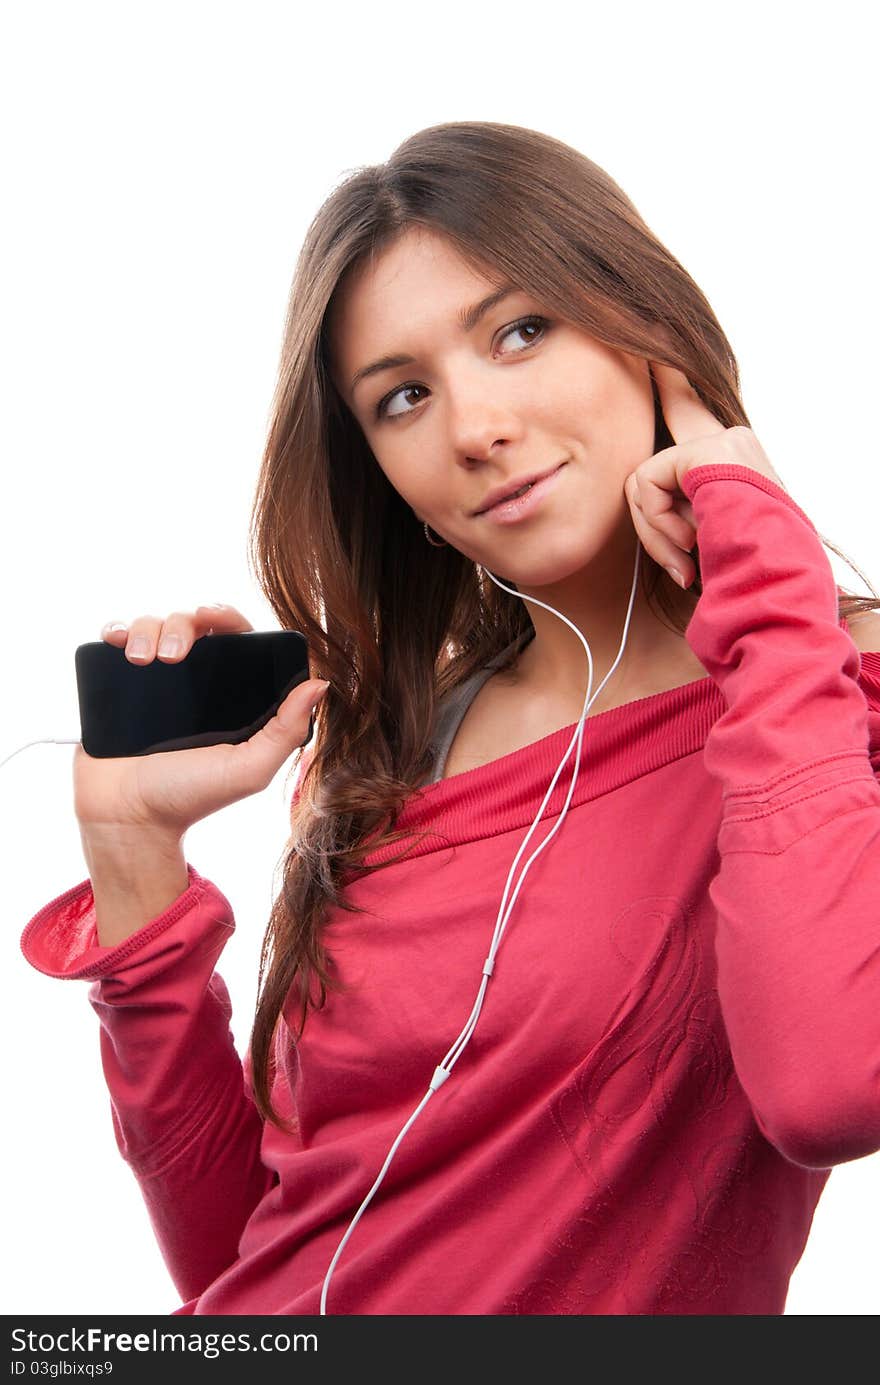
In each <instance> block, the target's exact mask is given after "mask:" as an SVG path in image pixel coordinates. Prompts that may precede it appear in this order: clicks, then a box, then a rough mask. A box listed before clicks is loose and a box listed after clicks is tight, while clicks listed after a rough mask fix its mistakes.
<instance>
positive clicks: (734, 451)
mask: <svg viewBox="0 0 880 1385" xmlns="http://www.w3.org/2000/svg"><path fill="white" fill-rule="evenodd" d="M529 483H534V486H533V488H532V486H531V485H530V484H529ZM524 486H528V487H529V489H528V490H527V491H526V493H525V494H524V495H523V497H522V498H521V499H517V500H510V499H507V500H506V502H505V497H509V495H510V492H511V491H513V490H519V489H521V488H522V487H524ZM252 540H253V545H254V554H255V557H256V568H257V573H258V576H259V579H260V582H261V585H262V588H263V590H264V591H265V592H266V594H267V596H268V598H269V600H270V601H271V603H272V606H273V609H274V611H275V612H276V614H277V616H278V619H279V621H280V623H281V625H282V626H284V627H285V628H294V629H298V630H300V631H302V632H303V633H304V634H305V635H306V637H307V640H308V642H309V648H310V652H311V657H312V671H313V672H314V673H315V674H316V675H317V674H319V675H320V677H321V679H326V680H329V691H328V692H327V695H326V696H325V697H324V700H323V702H322V704H321V707H320V712H319V713H318V715H317V717H316V731H315V735H314V738H313V740H312V741H311V742H310V744H309V749H308V751H307V752H306V755H305V756H302V757H300V758H298V761H297V768H298V771H299V775H298V782H297V784H296V789H295V793H294V800H293V804H292V809H291V812H292V822H291V836H290V842H289V849H288V851H287V853H286V858H285V862H284V880H283V887H282V890H281V892H280V894H279V897H278V898H277V900H276V901H275V904H274V907H273V910H272V916H271V919H270V922H269V927H268V930H267V933H266V937H265V939H264V945H263V951H262V956H261V993H260V1000H259V1004H258V1009H257V1015H256V1020H255V1024H254V1030H253V1034H252V1039H251V1044H250V1047H249V1051H248V1055H247V1060H246V1062H245V1064H244V1071H242V1064H241V1063H240V1061H239V1059H238V1056H237V1054H236V1051H235V1048H234V1046H233V1042H232V1037H231V1034H230V1030H229V1020H230V1007H229V1002H228V994H227V991H226V989H225V987H224V984H223V981H222V980H221V978H220V976H219V975H218V974H217V973H216V972H215V971H214V966H215V964H216V962H217V959H218V957H219V955H220V953H221V951H222V949H223V946H224V944H225V942H226V941H227V939H228V937H229V935H230V932H231V929H232V927H233V918H232V911H231V908H230V905H229V903H228V901H227V900H226V899H225V898H224V896H223V895H222V894H221V893H220V891H219V890H218V889H217V887H216V886H215V885H214V884H213V883H212V882H210V881H209V880H207V879H205V878H204V877H202V876H201V875H200V874H199V873H198V872H197V871H196V870H195V869H194V868H193V867H192V865H190V864H189V863H187V862H186V860H185V857H184V855H183V838H184V835H185V832H186V830H187V828H188V827H189V826H190V825H191V824H192V823H193V822H196V821H198V820H199V819H200V818H202V817H204V816H206V815H207V814H208V813H210V812H214V811H217V810H218V809H219V808H221V807H223V806H225V805H226V804H227V803H231V802H234V801H236V800H237V799H239V798H241V797H243V796H245V795H246V794H249V793H253V792H256V791H257V790H258V789H261V788H264V787H265V786H266V784H268V783H269V782H270V780H271V778H272V777H273V775H274V774H275V772H276V771H277V770H278V769H279V768H280V766H281V765H282V764H283V763H284V762H285V760H286V759H287V758H288V756H289V755H290V753H291V751H292V750H293V749H294V748H295V747H297V746H299V745H301V744H302V742H303V740H304V738H305V736H306V734H307V727H308V721H309V713H310V710H311V707H312V706H313V705H316V697H317V696H318V695H319V692H320V691H321V689H322V685H321V684H320V683H319V682H318V680H317V678H315V679H313V680H311V681H310V682H309V683H307V684H304V685H301V686H300V687H299V688H297V689H296V690H295V691H294V692H293V693H291V695H290V697H289V698H288V699H287V701H286V703H285V704H284V705H283V707H282V709H281V711H280V713H279V715H278V717H277V718H275V719H274V720H273V721H272V722H270V723H269V724H268V725H267V726H266V727H265V729H264V730H263V731H261V732H260V733H259V734H258V735H256V736H254V737H253V738H252V740H251V741H250V742H248V743H247V744H245V745H242V746H216V747H210V748H203V749H198V750H189V751H181V752H174V753H170V754H164V755H163V754H157V755H153V756H148V757H143V758H140V759H133V760H117V761H93V760H90V758H89V757H88V756H87V755H85V753H84V752H83V750H82V747H81V746H80V747H78V749H77V752H76V760H75V795H76V804H75V806H76V812H77V817H78V820H79V823H80V829H81V833H82V839H83V847H84V852H85V857H86V862H87V864H88V867H89V877H90V878H89V879H88V880H86V881H84V882H83V883H82V884H80V885H78V886H77V887H75V888H74V889H73V890H71V891H69V892H67V893H66V894H65V895H62V896H61V897H60V898H59V899H57V900H55V901H53V902H52V903H50V904H49V905H47V906H46V908H45V909H43V910H41V911H40V913H39V914H37V915H36V916H35V918H34V919H33V920H32V921H31V923H30V924H29V925H28V928H27V929H26V930H25V936H24V941H23V946H24V949H25V953H26V955H27V956H28V958H29V960H30V961H31V962H32V963H33V964H34V965H35V966H37V967H39V968H40V969H41V970H43V971H45V972H47V973H48V974H50V975H54V976H64V977H80V978H87V979H90V980H92V982H93V985H92V988H91V991H90V998H91V1001H92V1004H93V1006H94V1007H95V1009H96V1011H97V1013H98V1016H99V1019H100V1022H101V1026H102V1028H101V1043H102V1057H103V1063H104V1070H105V1074H106V1077H107V1082H108V1085H109V1089H110V1094H111V1098H112V1109H113V1118H114V1126H115V1131H116V1136H117V1140H118V1143H119V1147H120V1150H121V1152H122V1154H123V1156H124V1157H125V1158H126V1159H127V1160H128V1162H129V1163H130V1165H131V1167H132V1169H133V1171H134V1173H135V1176H136V1177H137V1179H138V1181H139V1184H140V1186H141V1189H142V1192H143V1195H144V1198H145V1200H146V1203H147V1206H148V1208H149V1210H150V1214H151V1217H152V1220H153V1224H154V1227H155V1231H156V1235H157V1238H158V1241H159V1244H160V1246H161V1248H162V1251H163V1254H164V1256H165V1259H166V1262H167V1264H168V1267H169V1270H170V1272H171V1274H172V1276H173V1278H174V1282H175V1284H176V1287H177V1289H178V1291H179V1292H180V1294H181V1295H182V1297H183V1298H184V1299H185V1300H186V1302H185V1303H184V1304H183V1305H182V1306H181V1307H180V1308H179V1309H177V1310H176V1311H177V1312H178V1313H180V1314H189V1313H192V1314H235V1313H242V1314H244V1313H258V1314H264V1313H270V1314H310V1313H315V1312H318V1311H320V1312H330V1313H354V1314H422V1313H431V1314H514V1313H526V1314H548V1313H549V1314H557V1313H561V1314H741V1313H755V1314H777V1313H782V1312H783V1310H784V1305H785V1296H786V1292H787V1286H788V1282H789V1278H790V1275H791V1272H792V1270H793V1268H794V1266H795V1265H796V1263H797V1261H798V1259H799V1257H800V1255H801V1252H802V1250H803V1247H804V1244H805V1241H806V1237H807V1233H808V1231H809V1226H810V1221H811V1218H812V1215H813V1212H814V1209H815V1206H816V1204H817V1201H818V1198H819V1196H820V1194H821V1192H822V1189H823V1187H824V1185H825V1182H826V1180H827V1177H828V1172H829V1169H830V1168H831V1167H832V1166H833V1165H834V1164H836V1163H841V1162H844V1161H846V1160H849V1159H854V1158H858V1157H861V1156H863V1155H866V1154H869V1153H871V1152H873V1151H875V1150H877V1149H878V1148H880V1101H878V1097H877V1091H876V1083H875V1080H874V1069H875V1065H876V1054H877V1051H878V1037H880V1036H878V1032H877V1019H876V1016H877V1014H878V1013H880V1005H878V1000H880V954H878V952H877V948H876V899H877V897H878V892H880V879H878V868H877V854H876V850H875V845H874V843H875V838H876V835H877V831H878V829H880V794H878V789H877V784H876V780H875V776H874V770H873V767H872V756H874V757H875V758H876V755H877V747H878V743H880V721H878V716H880V654H877V653H876V652H873V651H875V650H876V649H877V648H878V642H877V640H876V638H875V636H876V617H873V616H872V617H868V619H867V621H856V622H855V623H854V627H853V630H852V632H851V631H850V629H849V626H848V622H847V619H846V617H847V615H848V614H849V615H851V616H852V615H858V614H860V613H863V612H864V611H866V610H868V609H870V608H872V607H875V606H877V605H880V601H878V600H870V599H865V598H857V597H854V596H851V595H849V596H847V595H846V594H843V593H841V592H840V590H839V589H838V588H837V587H836V586H835V583H834V580H833V576H832V573H831V569H830V566H829V564H828V562H827V559H826V558H825V555H824V554H823V552H822V543H823V542H825V541H824V540H822V539H821V536H820V535H819V534H818V532H817V531H816V529H815V527H814V526H813V524H812V522H811V520H810V519H809V518H808V517H807V516H806V515H805V514H804V512H803V511H802V510H801V509H800V508H799V506H798V505H797V503H796V502H795V501H794V500H793V499H792V498H791V497H790V496H789V494H788V492H787V490H786V489H785V488H784V487H783V485H782V483H781V481H780V479H779V477H778V475H777V474H776V472H775V471H774V469H773V467H772V465H771V463H770V461H769V459H768V458H767V457H766V455H765V454H764V452H763V450H762V448H761V446H760V444H759V442H758V440H757V438H756V437H755V436H754V434H753V433H752V432H751V430H750V428H749V427H748V419H747V416H746V413H745V410H744V408H743V406H742V403H741V401H740V398H739V387H738V373H737V367H736V363H735V360H734V357H733V353H732V351H731V349H730V346H729V343H728V342H727V340H726V338H725V336H724V333H723V332H722V330H721V327H720V326H719V324H718V322H717V321H716V319H715V317H714V314H713V313H712V310H711V308H710V306H709V304H708V303H707V301H706V299H705V297H704V296H703V295H702V294H701V292H700V291H699V289H698V288H697V287H696V285H695V284H694V283H693V282H692V281H691V279H690V278H689V277H688V275H687V273H686V272H685V270H684V269H683V268H682V266H681V265H680V264H679V263H678V262H677V261H676V260H675V259H674V257H673V256H672V255H671V254H670V253H669V252H668V251H667V250H666V249H665V248H664V247H663V246H662V245H661V244H660V243H659V242H658V240H657V239H656V237H655V236H654V235H653V234H652V233H651V231H650V230H649V229H648V227H647V226H646V225H645V223H644V222H643V221H642V219H641V218H640V216H639V214H638V213H637V211H636V210H635V208H634V207H633V206H632V204H631V203H630V202H629V201H628V200H627V198H626V197H625V196H624V194H623V193H622V192H621V191H620V189H619V188H618V187H617V186H616V185H615V184H614V183H613V182H612V180H611V179H610V178H609V177H608V176H607V175H606V174H605V173H604V172H603V171H602V170H601V169H599V168H597V167H596V165H594V164H592V163H591V162H590V161H589V160H588V159H586V158H584V157H583V156H582V155H581V154H579V153H577V152H576V151H574V150H572V149H570V148H568V147H567V146H565V145H564V144H561V143H559V142H557V141H555V140H553V139H551V138H549V137H547V136H545V135H542V134H539V133H537V132H534V131H531V130H525V129H520V128H518V127H513V126H507V125H497V124H480V123H452V124H447V125H440V126H437V127H433V128H431V129H428V130H423V131H421V132H420V133H418V134H416V135H415V136H413V137H412V138H411V139H409V140H407V141H406V142H405V143H404V144H403V145H402V146H401V147H400V148H399V149H398V150H397V151H396V152H395V154H394V155H393V156H392V158H391V159H390V160H389V161H388V163H387V164H385V165H382V166H379V167H377V168H368V169H364V170H361V171H359V172H357V173H355V174H354V175H353V176H351V177H350V178H348V179H347V180H346V181H345V182H344V183H342V185H341V186H339V187H338V188H337V189H336V190H335V192H334V193H333V194H332V195H331V197H330V198H329V199H328V201H327V202H326V203H325V204H324V206H323V207H322V208H321V209H320V211H319V213H318V215H317V216H316V218H315V220H314V222H313V223H312V225H311V227H310V228H309V231H308V234H307V237H306V241H305V245H304V247H303V250H302V253H301V257H300V260H299V264H298V267H297V271H296V275H295V279H294V283H293V288H292V293H291V299H290V306H289V313H288V321H287V329H286V335H285V342H284V348H283V355H282V362H281V368H280V373H279V382H278V388H277V393H276V399H275V406H274V411H273V417H272V424H271V428H270V434H269V439H268V443H267V447H266V451H265V456H264V461H263V468H262V473H261V476H260V481H259V486H258V492H257V499H256V504H255V510H254V516H253V528H252ZM829 546H830V545H829ZM835 551H836V550H835ZM868 627H870V628H868ZM251 628H252V627H251V626H250V624H249V622H248V621H247V620H246V619H245V618H244V617H243V616H242V615H241V614H240V613H239V612H237V611H235V610H232V609H229V608H219V609H211V608H200V609H199V610H198V611H196V612H195V613H192V614H190V613H186V612H176V613H174V614H172V615H170V616H169V617H168V618H167V619H166V620H164V621H161V620H158V619H156V618H153V617H147V616H144V617H142V618H140V619H138V620H136V621H134V622H133V623H132V624H131V626H130V627H123V628H116V629H109V628H108V629H107V630H105V634H104V637H105V638H106V639H107V640H108V641H110V642H111V643H115V644H117V645H119V646H123V645H124V647H125V650H126V654H127V656H128V657H129V658H130V659H132V660H138V659H140V660H141V661H144V662H150V661H151V660H152V659H153V658H155V657H158V658H164V659H168V660H174V659H181V658H185V657H186V655H187V652H188V650H189V649H190V648H191V647H192V643H193V641H194V640H195V639H198V638H202V637H205V636H208V635H210V633H211V632H212V630H213V631H219V630H223V631H235V630H249V629H251ZM863 632H864V633H863ZM160 636H161V638H162V640H163V641H164V640H166V639H168V638H169V637H170V638H172V639H173V638H174V637H177V639H178V641H179V644H178V646H177V648H176V650H175V649H174V648H173V647H172V646H166V645H165V644H164V643H159V639H160ZM857 636H858V638H859V641H860V642H859V645H858V647H857V644H856V643H855V639H856V637H857ZM139 639H140V640H142V641H143V645H142V646H141V647H140V648H139V647H138V646H137V643H136V642H137V641H138V640H139ZM860 648H863V649H867V651H868V652H866V653H865V654H864V656H863V657H861V658H860V655H859V649H860ZM584 653H586V654H587V658H586V660H585V659H584V657H583V654H584ZM573 732H574V734H572V733H573ZM560 776H561V777H560ZM545 820H546V821H545ZM526 829H530V830H529V832H528V833H527V832H526ZM532 837H534V839H535V840H534V846H532V847H531V854H530V857H529V860H528V861H527V862H526V863H525V864H524V866H523V870H522V871H521V872H520V871H519V859H520V857H521V856H522V855H523V852H524V848H525V846H526V845H527V844H529V843H531V839H532ZM542 843H543V845H542ZM536 848H537V849H536ZM512 867H515V869H513V868H512ZM526 875H527V877H528V878H527V879H525V876H526ZM523 880H524V883H523ZM493 926H494V929H495V932H494V934H493V932H492V929H493ZM470 1007H472V1008H470ZM456 1036H458V1037H456ZM444 1055H445V1056H444Z"/></svg>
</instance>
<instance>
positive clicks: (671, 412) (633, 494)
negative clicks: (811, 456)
mask: <svg viewBox="0 0 880 1385" xmlns="http://www.w3.org/2000/svg"><path fill="white" fill-rule="evenodd" d="M651 370H652V372H653V375H654V379H655V380H656V381H657V392H658V394H659V396H660V405H661V407H662V409H663V417H664V418H665V420H666V426H667V428H668V429H669V432H670V433H671V435H672V437H673V438H674V439H675V446H674V447H666V448H664V449H663V451H662V452H655V453H654V455H653V457H649V458H648V460H647V461H646V462H642V463H641V464H640V465H639V466H637V467H636V469H635V471H631V472H630V474H629V476H627V478H626V481H625V482H624V493H625V495H626V498H627V500H628V502H629V507H630V510H631V512H632V517H633V523H634V525H635V529H636V533H637V534H638V536H639V539H640V540H641V543H642V545H643V547H644V548H645V550H646V551H647V552H648V553H649V554H650V555H651V557H652V558H653V559H654V560H655V561H656V562H658V563H659V564H660V565H661V567H664V568H666V570H667V571H668V572H670V573H672V576H673V577H675V572H674V571H673V569H678V571H679V572H680V573H681V575H682V581H681V582H680V584H679V585H680V586H682V587H688V586H690V584H691V582H692V581H693V580H694V578H695V577H696V575H697V572H696V567H695V566H694V563H693V561H692V559H691V558H690V557H689V556H688V555H689V553H690V551H691V549H692V548H693V547H694V544H695V542H696V538H697V526H696V521H695V519H694V511H693V507H692V505H691V503H690V501H689V500H688V498H687V496H686V495H685V494H684V492H683V491H682V490H681V482H682V479H683V478H684V476H685V475H686V474H687V473H688V472H689V471H690V470H691V468H692V467H696V466H710V465H712V464H718V463H720V464H722V465H724V464H726V465H734V466H747V467H751V469H752V470H753V471H757V472H760V474H761V475H762V476H766V477H768V478H769V479H770V480H771V481H775V482H776V484H777V486H782V482H781V480H780V479H779V477H778V476H777V475H776V472H775V471H774V470H773V467H772V466H771V464H770V460H769V458H768V456H767V454H766V452H765V451H764V449H763V447H762V446H761V444H760V443H759V442H758V439H757V438H756V437H755V435H754V433H753V432H752V430H751V428H746V427H745V426H744V425H743V424H737V425H736V426H735V427H733V428H725V426H724V424H723V423H719V421H718V419H717V418H716V417H715V415H714V414H713V413H712V412H711V411H710V410H709V409H707V408H706V406H705V404H704V403H703V401H702V400H701V399H700V397H699V395H698V394H697V392H696V390H695V389H693V388H692V387H691V386H690V385H689V384H688V381H687V379H686V377H685V376H684V375H683V374H682V372H681V371H680V370H677V369H676V368H675V367H674V366H668V365H661V364H660V362H658V361H652V362H651ZM783 489H785V487H784V486H783ZM676 580H677V579H676Z"/></svg>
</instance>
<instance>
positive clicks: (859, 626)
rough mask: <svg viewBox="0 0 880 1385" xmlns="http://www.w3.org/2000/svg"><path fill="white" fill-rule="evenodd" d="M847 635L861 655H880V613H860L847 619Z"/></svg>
mask: <svg viewBox="0 0 880 1385" xmlns="http://www.w3.org/2000/svg"><path fill="white" fill-rule="evenodd" d="M846 623H847V625H848V626H849V633H850V637H851V639H852V642H853V644H854V645H855V646H856V649H860V650H861V651H862V652H863V653H870V654H874V653H880V611H862V612H861V613H860V614H859V615H857V616H853V617H852V618H851V619H850V618H849V617H847V622H846Z"/></svg>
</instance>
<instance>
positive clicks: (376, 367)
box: [351, 283, 520, 394]
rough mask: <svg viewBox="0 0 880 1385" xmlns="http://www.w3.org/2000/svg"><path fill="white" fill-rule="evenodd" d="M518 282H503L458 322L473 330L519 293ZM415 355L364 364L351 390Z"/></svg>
mask: <svg viewBox="0 0 880 1385" xmlns="http://www.w3.org/2000/svg"><path fill="white" fill-rule="evenodd" d="M519 292H520V288H519V285H518V284H508V283H505V284H502V285H501V287H500V288H498V289H496V290H495V292H494V293H490V294H488V295H487V296H486V297H485V298H481V299H480V301H479V303H474V304H472V305H471V307H470V308H464V309H463V310H462V311H461V312H460V313H459V314H458V324H459V326H460V327H461V329H462V331H463V332H472V331H473V329H474V328H475V327H476V325H477V323H478V322H479V321H480V320H481V319H482V318H484V317H485V316H486V314H487V313H488V312H491V310H492V309H493V308H494V307H495V306H496V304H498V303H500V302H501V300H502V299H503V298H508V297H509V296H510V294H512V293H519ZM414 361H415V356H380V358H379V359H378V360H377V361H372V362H371V363H370V364H369V365H365V366H362V367H361V369H360V370H358V371H357V372H356V373H355V375H354V376H353V378H352V382H351V392H352V394H353V393H354V391H355V387H356V386H357V385H358V384H359V383H360V381H361V380H365V379H366V377H367V376H368V375H376V374H378V372H379V371H381V370H395V369H396V368H397V367H398V366H402V365H412V364H413V362H414Z"/></svg>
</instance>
